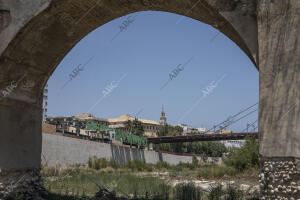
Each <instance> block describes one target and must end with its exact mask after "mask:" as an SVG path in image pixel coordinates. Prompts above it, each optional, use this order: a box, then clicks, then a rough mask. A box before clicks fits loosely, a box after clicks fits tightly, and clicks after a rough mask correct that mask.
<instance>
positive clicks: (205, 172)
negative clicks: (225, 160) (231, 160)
mask: <svg viewBox="0 0 300 200" xmlns="http://www.w3.org/2000/svg"><path fill="white" fill-rule="evenodd" d="M237 173H238V171H237V170H236V169H234V168H233V167H229V166H226V165H207V166H203V167H202V168H199V169H198V175H197V176H198V178H221V177H224V176H225V175H227V176H235V175H236V174H237Z"/></svg>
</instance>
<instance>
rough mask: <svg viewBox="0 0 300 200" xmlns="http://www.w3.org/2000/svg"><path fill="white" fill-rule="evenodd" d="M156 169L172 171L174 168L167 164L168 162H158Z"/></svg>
mask: <svg viewBox="0 0 300 200" xmlns="http://www.w3.org/2000/svg"><path fill="white" fill-rule="evenodd" d="M155 168H156V169H158V170H161V169H171V168H172V166H171V165H170V164H169V163H167V162H164V161H158V162H157V163H156V165H155Z"/></svg>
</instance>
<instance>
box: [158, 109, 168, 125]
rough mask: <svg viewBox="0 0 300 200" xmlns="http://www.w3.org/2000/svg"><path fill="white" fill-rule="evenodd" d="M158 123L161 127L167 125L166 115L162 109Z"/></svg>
mask: <svg viewBox="0 0 300 200" xmlns="http://www.w3.org/2000/svg"><path fill="white" fill-rule="evenodd" d="M159 123H160V125H163V126H165V125H167V118H166V114H165V112H164V107H162V111H161V116H160V121H159Z"/></svg>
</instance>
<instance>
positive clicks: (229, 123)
mask: <svg viewBox="0 0 300 200" xmlns="http://www.w3.org/2000/svg"><path fill="white" fill-rule="evenodd" d="M257 104H258V102H257V103H255V104H253V105H251V106H249V107H247V108H246V109H244V110H241V111H240V112H238V113H237V114H235V115H233V116H230V117H228V118H227V119H226V120H225V121H223V122H221V123H219V124H217V125H214V126H213V128H210V129H209V130H207V131H206V132H204V133H207V132H209V131H211V130H213V129H215V127H218V126H221V125H222V124H224V126H223V128H226V127H228V126H230V125H232V124H234V123H236V122H238V121H239V120H241V119H243V118H245V117H246V116H248V115H250V114H252V113H253V112H255V111H257V110H258V108H257V109H256V110H254V111H252V112H250V113H248V114H246V115H245V116H243V117H241V118H239V119H238V120H236V121H233V122H232V121H230V119H233V118H234V117H237V116H238V115H240V114H242V113H243V112H245V111H247V110H249V109H251V108H253V107H254V106H256V105H257ZM225 123H226V124H225Z"/></svg>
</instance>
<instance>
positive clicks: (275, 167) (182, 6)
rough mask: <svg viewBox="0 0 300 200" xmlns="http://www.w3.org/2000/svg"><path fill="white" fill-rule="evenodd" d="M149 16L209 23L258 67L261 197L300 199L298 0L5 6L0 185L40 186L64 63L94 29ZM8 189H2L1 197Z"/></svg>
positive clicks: (53, 0) (81, 0) (7, 1)
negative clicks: (54, 81)
mask: <svg viewBox="0 0 300 200" xmlns="http://www.w3.org/2000/svg"><path fill="white" fill-rule="evenodd" d="M143 10H160V11H167V12H173V13H178V14H181V15H185V16H188V17H191V18H193V19H196V20H199V21H202V22H204V23H207V24H210V25H212V26H213V27H215V28H217V29H218V30H220V31H221V32H223V33H224V34H225V35H227V36H228V37H229V38H230V39H231V40H232V41H234V42H235V43H236V44H237V45H238V46H239V47H240V48H241V50H242V51H244V52H245V54H246V55H247V56H248V57H249V59H251V61H252V62H253V63H254V64H255V65H256V67H257V68H259V71H260V97H259V98H260V105H259V107H260V110H259V133H260V135H259V141H260V155H261V162H262V175H261V188H262V194H261V197H262V199H268V198H271V199H274V198H275V197H276V198H277V199H284V198H287V199H291V198H292V197H293V198H294V199H297V198H299V196H300V190H299V187H300V178H299V171H300V164H299V163H300V162H299V158H300V131H299V130H300V129H299V128H300V110H299V109H300V108H299V99H300V98H299V97H300V93H299V90H300V87H299V85H300V76H299V73H300V68H299V66H300V65H299V63H300V56H299V55H300V48H299V47H300V40H299V37H300V33H299V32H300V26H299V24H300V22H299V20H300V15H299V13H300V1H298V0H276V1H270V0H259V1H256V0H237V1H227V0H201V1H196V0H182V1H174V0H153V1H152V0H151V1H149V0H132V1H125V0H115V1H110V0H101V1H98V2H96V3H95V1H92V0H72V1H69V0H24V1H11V0H0V20H1V21H0V69H1V73H0V88H1V90H4V89H7V87H8V86H10V85H11V83H12V82H13V81H14V84H13V85H14V86H16V87H14V89H13V92H12V93H10V94H9V95H7V96H5V97H3V98H1V99H0V126H1V133H0V169H1V172H0V185H1V183H3V185H10V184H11V183H16V182H18V183H19V184H18V185H22V184H23V183H24V181H25V182H26V181H27V180H36V181H39V180H40V179H39V175H38V173H37V172H38V171H39V169H40V161H41V160H40V158H41V157H40V155H41V141H42V140H41V134H42V133H41V119H42V114H41V113H42V110H41V104H42V95H43V94H42V91H43V88H44V85H45V83H46V82H47V80H48V78H49V77H50V75H51V74H52V72H53V71H54V70H55V68H56V67H57V65H58V63H59V62H60V61H61V60H62V58H63V57H64V56H65V55H66V54H67V53H68V52H69V51H70V49H71V48H72V47H73V46H74V45H75V44H76V43H77V42H78V41H79V40H80V39H82V38H83V37H84V36H86V35H87V34H88V33H89V32H91V31H92V30H94V29H95V28H97V27H99V26H101V25H103V24H105V23H107V22H109V21H111V20H113V19H115V18H117V17H120V16H123V15H126V14H129V13H132V12H137V11H143ZM32 177H37V178H34V179H32ZM18 180H20V181H18ZM37 185H38V184H37ZM282 186H285V187H284V188H285V189H282ZM280 188H281V189H280ZM29 189H30V188H29ZM10 190H11V187H4V188H2V187H0V198H1V194H5V195H7V194H9V193H11V191H10ZM13 190H14V191H24V190H21V189H20V188H19V187H18V186H16V187H14V189H13ZM28 191H33V192H36V193H35V194H41V195H42V194H43V192H42V191H43V190H42V189H41V188H39V187H38V188H31V189H30V190H28ZM31 193H32V192H31ZM30 195H31V194H30ZM26 198H27V197H26Z"/></svg>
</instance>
